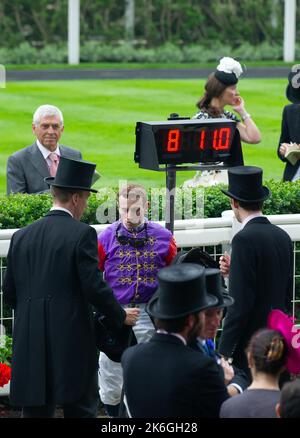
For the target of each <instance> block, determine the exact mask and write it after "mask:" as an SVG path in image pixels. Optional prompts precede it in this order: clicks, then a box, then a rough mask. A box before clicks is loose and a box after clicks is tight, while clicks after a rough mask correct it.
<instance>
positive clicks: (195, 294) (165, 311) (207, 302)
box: [146, 263, 218, 319]
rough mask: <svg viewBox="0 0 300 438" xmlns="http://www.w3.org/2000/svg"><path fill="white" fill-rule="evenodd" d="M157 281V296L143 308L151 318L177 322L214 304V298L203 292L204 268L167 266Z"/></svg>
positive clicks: (160, 272) (188, 264) (215, 302)
mask: <svg viewBox="0 0 300 438" xmlns="http://www.w3.org/2000/svg"><path fill="white" fill-rule="evenodd" d="M157 277H158V289H157V293H156V294H155V296H153V297H152V298H151V300H150V301H149V302H148V304H147V306H146V310H147V312H148V313H149V315H150V316H152V317H154V318H159V319H175V318H181V317H182V316H186V315H190V314H191V313H194V312H199V311H200V310H204V309H207V308H208V307H212V306H214V305H215V304H217V301H218V300H217V298H216V297H214V296H213V295H209V294H207V292H206V286H205V276H204V268H202V267H201V266H199V265H196V264H194V263H187V264H180V265H173V266H168V267H166V268H163V269H161V270H160V271H159V273H158V276H157Z"/></svg>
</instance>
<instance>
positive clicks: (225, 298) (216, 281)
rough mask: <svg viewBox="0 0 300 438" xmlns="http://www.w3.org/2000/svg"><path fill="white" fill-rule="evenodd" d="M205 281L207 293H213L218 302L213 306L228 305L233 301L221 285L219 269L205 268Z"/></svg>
mask: <svg viewBox="0 0 300 438" xmlns="http://www.w3.org/2000/svg"><path fill="white" fill-rule="evenodd" d="M204 274H205V282H206V290H207V293H209V294H211V295H214V296H215V297H217V299H218V303H217V304H216V305H215V306H213V307H218V308H219V307H228V306H231V305H232V304H233V303H234V299H233V298H232V297H231V296H230V295H229V294H228V292H227V290H226V289H225V288H224V287H222V278H221V272H220V270H219V269H212V268H207V269H205V273H204Z"/></svg>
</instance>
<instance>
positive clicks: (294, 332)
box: [267, 309, 300, 374]
mask: <svg viewBox="0 0 300 438" xmlns="http://www.w3.org/2000/svg"><path fill="white" fill-rule="evenodd" d="M293 323H294V321H293V318H291V317H290V316H288V315H286V314H285V313H284V312H282V311H281V310H277V309H275V310H272V311H271V312H270V313H269V316H268V322H267V326H268V328H269V329H272V330H277V331H278V332H279V333H281V335H282V336H283V338H284V340H285V342H286V344H287V348H288V356H287V362H286V364H285V367H286V369H287V371H288V372H289V373H292V374H299V373H300V342H299V334H300V329H299V328H298V329H296V328H295V327H294V325H293Z"/></svg>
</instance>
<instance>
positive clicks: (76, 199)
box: [72, 192, 79, 205]
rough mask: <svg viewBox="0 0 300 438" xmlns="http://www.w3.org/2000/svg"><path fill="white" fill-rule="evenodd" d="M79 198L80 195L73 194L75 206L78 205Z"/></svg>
mask: <svg viewBox="0 0 300 438" xmlns="http://www.w3.org/2000/svg"><path fill="white" fill-rule="evenodd" d="M78 197H79V193H77V192H75V193H73V194H72V202H73V204H74V205H77V203H78Z"/></svg>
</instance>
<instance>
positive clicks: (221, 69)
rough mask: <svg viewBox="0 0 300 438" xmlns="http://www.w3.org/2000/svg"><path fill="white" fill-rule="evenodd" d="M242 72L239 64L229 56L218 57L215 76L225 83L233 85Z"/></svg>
mask: <svg viewBox="0 0 300 438" xmlns="http://www.w3.org/2000/svg"><path fill="white" fill-rule="evenodd" d="M242 73H243V69H242V66H241V64H240V63H239V62H238V61H236V60H235V59H233V58H230V57H229V56H225V57H224V58H222V59H220V63H219V65H218V66H217V70H216V72H215V77H216V78H217V79H218V80H219V81H220V82H222V83H223V84H225V85H234V84H236V83H237V82H238V80H239V77H240V76H241V74H242Z"/></svg>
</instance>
